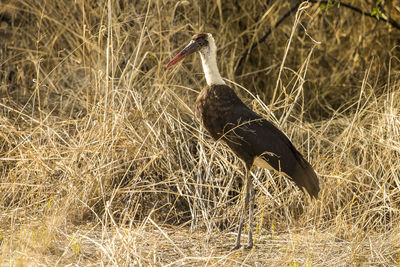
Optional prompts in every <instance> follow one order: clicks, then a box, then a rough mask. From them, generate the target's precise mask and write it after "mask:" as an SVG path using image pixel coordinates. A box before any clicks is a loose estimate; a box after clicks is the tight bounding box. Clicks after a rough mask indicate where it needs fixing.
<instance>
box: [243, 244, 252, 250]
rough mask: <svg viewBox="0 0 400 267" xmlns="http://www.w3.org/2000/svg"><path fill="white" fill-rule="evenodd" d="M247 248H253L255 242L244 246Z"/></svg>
mask: <svg viewBox="0 0 400 267" xmlns="http://www.w3.org/2000/svg"><path fill="white" fill-rule="evenodd" d="M244 248H245V249H252V248H253V243H250V244H248V245H247V246H245V247H244Z"/></svg>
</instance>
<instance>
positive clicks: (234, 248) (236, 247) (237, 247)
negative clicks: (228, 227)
mask: <svg viewBox="0 0 400 267" xmlns="http://www.w3.org/2000/svg"><path fill="white" fill-rule="evenodd" d="M240 247H241V246H240V244H236V245H235V246H234V247H233V248H232V249H231V251H235V250H238V249H240Z"/></svg>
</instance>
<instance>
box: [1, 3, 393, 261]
mask: <svg viewBox="0 0 400 267" xmlns="http://www.w3.org/2000/svg"><path fill="white" fill-rule="evenodd" d="M263 2H264V1H246V3H245V2H241V1H234V2H233V3H232V4H226V3H223V2H222V1H217V2H216V3H213V2H212V1H208V2H205V1H204V3H203V2H196V1H193V2H189V1H156V0H154V1H149V2H147V1H136V2H135V3H131V2H130V1H124V0H122V1H95V2H89V1H27V0H8V1H3V2H2V4H1V6H0V38H1V40H2V41H1V46H0V49H1V50H0V66H1V68H0V173H1V180H0V207H1V210H2V213H1V217H0V222H1V223H0V225H1V226H0V251H1V254H0V255H1V258H0V261H1V263H2V264H3V265H12V266H14V265H15V266H25V265H49V266H54V265H67V264H74V265H78V266H90V265H96V266H97V265H99V264H103V265H122V266H127V265H139V266H140V265H145V266H149V265H156V266H159V265H169V266H176V265H192V266H196V265H207V266H220V265H226V264H228V265H232V266H233V265H246V266H247V265H248V266H254V265H259V266H263V265H265V264H270V265H274V266H277V265H286V266H336V265H339V266H348V265H356V266H365V265H373V266H377V265H383V266H386V265H395V264H398V263H399V257H400V233H399V230H398V229H399V222H400V220H399V219H400V213H399V207H400V192H399V191H400V189H399V188H400V171H399V166H400V139H399V136H400V82H399V81H400V80H399V74H400V68H399V66H400V65H399V55H400V52H399V51H400V48H399V47H398V40H399V37H400V33H399V31H398V30H396V29H394V28H391V27H390V26H389V25H387V24H384V23H381V22H377V21H376V20H374V19H372V18H368V17H363V16H361V15H359V14H357V13H354V12H353V11H350V10H347V9H345V8H343V7H341V8H336V7H334V8H331V9H329V10H328V12H327V13H326V12H323V11H321V9H320V8H319V6H318V5H316V4H307V3H306V4H303V5H302V6H301V10H299V11H298V12H297V13H296V14H292V15H291V16H290V17H289V18H288V19H287V20H285V21H284V22H283V23H282V24H281V25H280V26H279V28H277V29H275V30H273V31H272V33H271V35H270V36H269V37H268V38H267V40H266V42H264V43H262V44H260V45H258V46H257V47H256V48H255V49H254V50H253V52H252V53H251V55H250V56H249V57H248V58H247V59H246V60H245V61H244V63H243V64H244V65H243V66H242V67H241V71H240V73H239V74H238V75H235V74H234V73H235V69H236V67H237V62H238V60H239V58H240V56H241V55H242V54H243V53H244V52H245V51H246V49H249V48H250V47H251V45H252V44H253V43H254V42H257V40H258V39H259V38H260V37H261V36H263V34H264V33H265V32H266V31H267V30H268V29H269V28H270V26H271V25H274V24H275V22H276V21H277V20H278V19H279V18H280V16H282V15H283V14H284V13H286V12H287V10H288V9H289V4H288V2H289V1H283V0H282V1H281V0H277V1H270V2H271V4H269V5H267V4H264V3H263ZM393 2H396V1H393ZM347 3H350V4H353V5H355V6H357V7H359V8H362V9H363V10H367V11H368V10H370V9H371V6H369V5H368V4H367V3H364V4H360V3H359V1H355V0H354V1H352V0H349V1H348V2H347ZM395 5H396V3H395ZM396 12H397V13H396ZM391 16H392V19H394V20H397V21H399V19H400V14H399V12H398V10H397V9H393V10H392V11H391ZM199 31H207V32H211V33H213V34H214V35H215V38H216V41H217V45H218V47H219V52H218V55H219V65H220V71H221V73H222V75H223V76H224V77H226V81H227V83H228V84H229V85H231V86H232V87H234V88H235V90H236V92H237V93H238V94H239V95H240V96H241V97H242V99H243V100H244V101H245V102H246V103H247V104H248V105H250V106H251V107H252V108H253V109H254V110H256V111H257V112H258V113H261V114H263V115H264V116H265V117H268V118H270V119H271V120H272V121H274V122H275V123H276V124H277V125H279V126H280V128H281V129H282V130H283V131H284V132H285V133H286V134H287V135H288V136H289V137H290V139H291V140H292V141H293V142H294V143H295V145H296V146H297V147H298V148H299V150H300V151H302V152H303V154H304V155H305V156H306V157H307V158H308V159H309V160H310V162H311V163H312V165H313V166H315V169H316V172H317V173H318V175H319V177H320V180H321V184H322V186H321V187H322V191H321V193H320V198H319V199H318V200H317V201H314V202H312V201H311V200H310V199H309V197H308V196H305V195H304V194H303V193H302V192H300V191H299V190H297V189H296V188H295V187H294V186H293V184H292V183H291V182H290V181H288V180H287V179H284V178H282V177H279V176H277V175H275V174H274V173H269V172H267V171H265V170H261V169H256V168H255V169H254V170H253V173H252V175H254V177H255V188H256V192H257V194H256V205H257V207H256V209H255V217H256V218H255V220H256V221H255V224H256V225H257V234H256V248H255V249H253V250H252V251H243V250H239V251H235V252H231V251H229V248H230V247H229V246H230V245H232V244H233V241H234V238H235V235H234V233H235V231H236V225H237V222H238V212H239V210H240V207H241V203H242V202H241V201H242V199H241V194H240V190H241V184H242V181H241V179H242V178H241V177H242V176H243V165H242V163H241V162H240V161H239V160H238V159H237V158H236V157H235V156H234V155H233V154H232V152H230V150H229V149H227V148H226V146H225V145H224V144H222V143H219V142H217V143H216V142H214V141H212V140H211V138H210V136H208V134H207V133H206V132H204V129H202V127H201V125H200V123H199V121H198V120H197V119H196V118H195V117H194V114H193V109H192V107H193V104H194V100H195V98H196V95H197V93H198V91H199V90H200V88H202V87H203V86H204V84H205V81H204V78H203V75H202V69H201V66H200V64H199V58H198V56H192V57H191V58H188V59H187V60H186V61H185V63H184V64H180V65H179V66H177V67H175V68H172V69H171V70H168V71H167V70H166V69H165V64H166V63H167V62H168V60H169V59H171V57H172V56H174V54H175V53H176V52H177V51H178V50H179V48H181V47H182V46H183V45H185V44H186V42H187V41H188V40H189V39H190V36H191V35H192V34H193V33H196V32H199Z"/></svg>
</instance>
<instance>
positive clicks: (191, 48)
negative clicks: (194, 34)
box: [166, 41, 200, 68]
mask: <svg viewBox="0 0 400 267" xmlns="http://www.w3.org/2000/svg"><path fill="white" fill-rule="evenodd" d="M199 50H200V45H199V44H198V43H196V42H195V41H190V43H189V44H188V45H187V46H186V47H185V48H183V49H182V51H181V52H179V53H178V54H177V55H176V56H175V57H174V58H173V59H171V61H170V62H168V64H167V66H166V67H167V68H168V67H171V66H172V65H174V64H176V63H178V62H179V61H181V60H182V59H184V58H185V57H187V56H189V55H191V54H193V53H194V52H197V51H199Z"/></svg>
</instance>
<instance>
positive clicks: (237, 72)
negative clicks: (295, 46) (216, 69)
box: [235, 0, 400, 75]
mask: <svg viewBox="0 0 400 267" xmlns="http://www.w3.org/2000/svg"><path fill="white" fill-rule="evenodd" d="M302 2H303V1H299V2H298V3H297V4H296V5H294V6H293V7H292V8H291V9H290V10H289V11H288V12H287V13H285V14H284V15H283V16H282V17H281V18H280V19H279V20H278V21H277V22H276V23H275V25H274V27H272V28H270V29H269V30H268V31H267V32H266V33H265V34H264V36H263V37H261V39H260V40H258V42H255V43H253V44H252V46H251V47H250V49H248V50H246V51H245V52H244V53H243V54H242V56H241V57H240V59H239V62H238V64H237V67H236V70H235V74H236V75H238V74H239V73H240V71H241V68H242V63H243V61H244V60H245V59H246V58H247V56H248V55H250V54H251V52H252V51H253V49H254V48H256V47H257V45H259V44H261V43H262V42H264V41H265V40H266V39H267V37H268V36H269V35H270V34H271V32H272V29H275V28H277V27H278V26H279V25H280V24H281V23H282V22H283V21H284V20H285V19H286V18H287V17H289V16H290V14H292V13H293V12H294V11H296V10H297V8H298V7H299V6H300V4H301V3H302ZM308 2H310V3H313V4H316V3H318V4H328V2H329V1H320V0H308ZM340 6H343V7H346V8H348V9H351V10H353V11H355V12H357V13H360V14H362V15H364V16H367V17H371V18H376V17H375V16H374V15H371V14H370V13H369V12H365V11H363V10H361V9H359V8H357V7H354V6H352V5H349V4H346V3H343V2H340ZM379 21H381V22H386V23H389V24H390V25H392V26H393V27H394V28H396V29H398V30H400V24H399V23H397V22H396V21H394V20H393V19H391V18H388V19H387V20H386V19H385V18H380V19H379Z"/></svg>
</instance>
